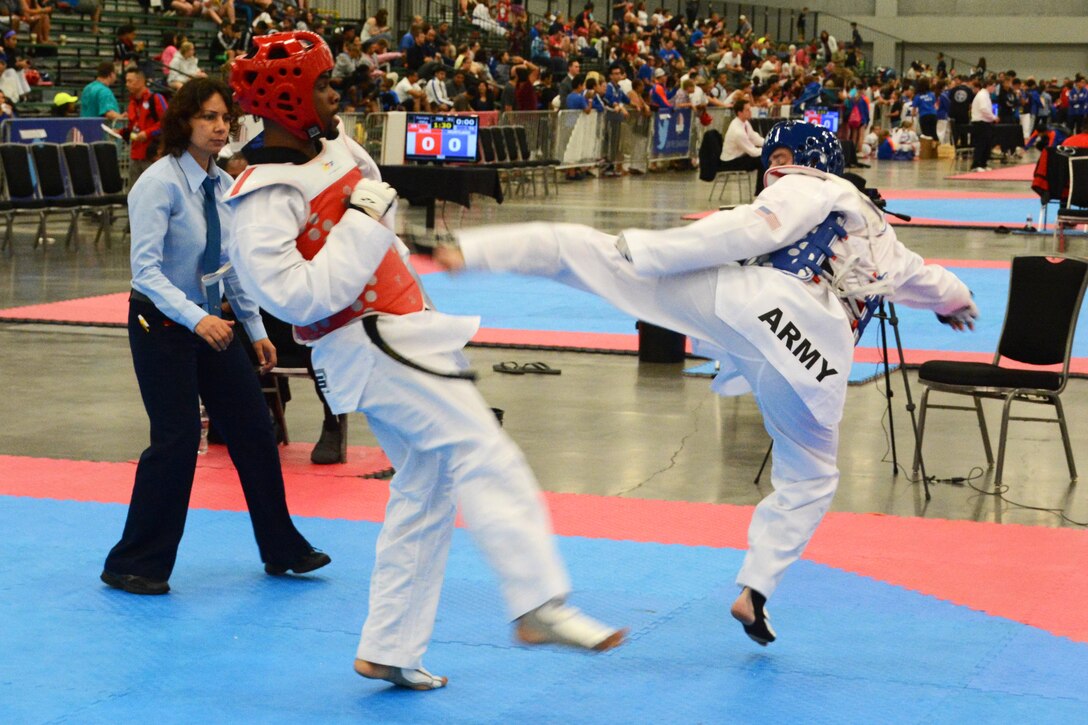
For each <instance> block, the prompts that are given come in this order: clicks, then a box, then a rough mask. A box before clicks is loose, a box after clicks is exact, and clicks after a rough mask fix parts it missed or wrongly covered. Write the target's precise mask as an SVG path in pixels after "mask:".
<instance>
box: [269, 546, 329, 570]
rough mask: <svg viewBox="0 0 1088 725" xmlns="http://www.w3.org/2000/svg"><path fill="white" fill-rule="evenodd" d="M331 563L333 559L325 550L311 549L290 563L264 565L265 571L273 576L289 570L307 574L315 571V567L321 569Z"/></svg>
mask: <svg viewBox="0 0 1088 725" xmlns="http://www.w3.org/2000/svg"><path fill="white" fill-rule="evenodd" d="M330 563H332V559H330V558H329V555H328V554H326V553H325V552H324V551H318V550H317V549H310V550H309V551H307V552H306V553H305V554H303V555H302V556H300V557H299V558H297V559H295V560H294V561H293V562H291V563H290V564H273V563H272V562H269V563H267V564H265V565H264V571H265V573H266V574H272V575H273V576H280V575H281V574H286V573H287V572H288V571H292V572H294V573H295V574H305V573H307V572H311V571H314V570H315V569H320V568H321V567H323V566H325V565H326V564H330Z"/></svg>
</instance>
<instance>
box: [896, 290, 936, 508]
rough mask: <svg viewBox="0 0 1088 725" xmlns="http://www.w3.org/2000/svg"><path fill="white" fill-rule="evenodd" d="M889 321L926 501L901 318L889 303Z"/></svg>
mask: <svg viewBox="0 0 1088 725" xmlns="http://www.w3.org/2000/svg"><path fill="white" fill-rule="evenodd" d="M888 313H889V315H890V317H889V318H888V321H889V322H890V323H891V326H892V332H894V333H895V348H896V350H897V351H898V353H899V372H900V373H902V375H903V390H904V391H905V392H906V395H907V412H908V413H910V426H911V428H912V429H913V430H914V450H915V451H917V453H918V470H919V471H921V473H922V488H923V489H925V493H926V501H929V500H930V496H929V476H927V475H926V462H925V459H924V458H923V457H922V452H921V450H920V444H919V441H918V416H917V415H916V413H915V410H916V409H915V406H914V396H913V395H912V394H911V392H910V376H909V375H907V361H906V360H904V359H903V338H902V337H900V336H899V317H898V316H897V315H896V314H895V305H894V304H893V303H891V302H889V303H888Z"/></svg>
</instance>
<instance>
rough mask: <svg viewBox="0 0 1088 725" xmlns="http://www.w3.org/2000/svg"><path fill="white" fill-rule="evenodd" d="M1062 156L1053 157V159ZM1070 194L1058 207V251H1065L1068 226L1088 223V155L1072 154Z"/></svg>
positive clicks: (1069, 167)
mask: <svg viewBox="0 0 1088 725" xmlns="http://www.w3.org/2000/svg"><path fill="white" fill-rule="evenodd" d="M1061 158H1062V157H1061V156H1053V157H1051V160H1052V161H1057V160H1060V159H1061ZM1068 169H1069V196H1068V197H1066V199H1065V200H1064V201H1063V203H1062V204H1061V206H1059V207H1058V214H1057V216H1056V217H1055V219H1054V238H1055V239H1057V240H1058V251H1059V252H1064V251H1065V229H1066V227H1078V226H1081V225H1083V224H1088V156H1070V157H1069V160H1068Z"/></svg>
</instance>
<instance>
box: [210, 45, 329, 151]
mask: <svg viewBox="0 0 1088 725" xmlns="http://www.w3.org/2000/svg"><path fill="white" fill-rule="evenodd" d="M253 42H254V43H255V44H256V46H257V49H256V50H255V51H254V52H253V53H252V54H247V55H244V56H241V57H239V58H237V59H235V61H234V64H233V65H232V66H231V71H230V86H231V88H232V89H233V90H234V99H235V100H236V101H237V102H238V105H239V106H241V107H242V110H243V111H245V112H246V113H251V114H253V115H254V116H261V117H262V118H267V119H270V120H272V121H275V122H276V123H278V124H280V125H281V126H283V127H284V128H286V129H287V130H288V131H290V132H291V133H292V134H294V135H295V136H297V137H299V138H301V139H304V140H306V139H312V138H317V137H318V136H320V135H321V134H322V133H324V131H325V130H324V129H323V128H321V124H320V122H319V120H318V118H317V112H316V111H315V110H314V103H313V88H314V85H315V84H316V83H317V78H318V76H320V75H321V74H322V73H325V72H327V71H330V70H332V67H333V60H332V52H330V51H329V46H327V45H326V44H325V41H324V40H322V39H321V36H319V35H317V34H316V33H310V32H307V31H303V30H296V31H292V32H288V33H273V34H272V35H262V36H258V37H255V38H254V39H253Z"/></svg>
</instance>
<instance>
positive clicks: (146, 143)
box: [122, 67, 166, 189]
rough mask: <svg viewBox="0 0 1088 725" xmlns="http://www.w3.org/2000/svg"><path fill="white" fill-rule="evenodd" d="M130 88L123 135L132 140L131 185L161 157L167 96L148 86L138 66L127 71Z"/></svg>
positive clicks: (129, 167)
mask: <svg viewBox="0 0 1088 725" xmlns="http://www.w3.org/2000/svg"><path fill="white" fill-rule="evenodd" d="M125 89H126V90H128V108H127V110H126V114H125V115H126V116H127V117H128V125H127V126H126V127H125V130H124V132H123V133H122V135H123V136H124V137H125V138H127V139H128V140H129V143H130V148H129V159H130V160H129V165H128V188H130V189H131V188H132V186H133V184H135V183H136V180H137V179H139V178H140V175H141V174H143V172H144V171H146V170H147V168H148V167H149V166H151V164H152V163H153V162H154V161H155V160H156V159H157V158H158V157H159V151H160V149H159V145H160V144H159V136H160V123H161V121H162V117H163V115H164V114H165V113H166V99H165V98H164V97H163V96H162V95H161V94H159V93H152V92H151V89H150V88H148V87H147V76H145V75H144V72H143V71H142V70H140V69H139V68H136V67H132V68H129V69H128V70H126V71H125Z"/></svg>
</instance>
